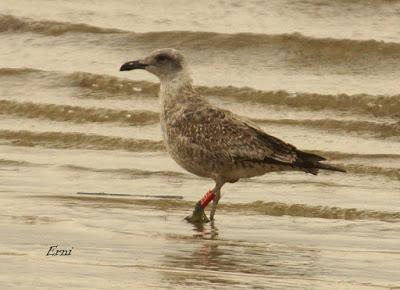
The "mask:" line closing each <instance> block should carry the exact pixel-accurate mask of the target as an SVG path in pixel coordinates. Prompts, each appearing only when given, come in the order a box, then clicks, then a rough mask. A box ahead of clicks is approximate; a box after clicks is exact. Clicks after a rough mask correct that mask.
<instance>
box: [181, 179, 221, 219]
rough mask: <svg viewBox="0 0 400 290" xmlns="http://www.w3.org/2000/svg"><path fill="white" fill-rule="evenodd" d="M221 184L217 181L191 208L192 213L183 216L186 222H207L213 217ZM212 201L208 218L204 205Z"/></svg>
mask: <svg viewBox="0 0 400 290" xmlns="http://www.w3.org/2000/svg"><path fill="white" fill-rule="evenodd" d="M222 185H223V184H220V183H217V184H216V185H215V187H214V188H213V189H211V190H209V191H208V192H207V193H206V194H205V195H204V196H203V197H202V199H200V200H199V201H198V202H197V203H196V205H195V207H194V210H193V213H192V215H189V216H187V217H186V218H185V220H187V221H188V222H191V223H208V222H209V221H210V219H211V220H213V219H214V215H215V211H216V209H217V204H218V201H219V199H220V197H221V187H222ZM211 201H213V205H212V208H211V214H210V219H208V217H207V216H206V214H205V212H204V209H205V208H206V206H207V205H208V204H209V203H210V202H211Z"/></svg>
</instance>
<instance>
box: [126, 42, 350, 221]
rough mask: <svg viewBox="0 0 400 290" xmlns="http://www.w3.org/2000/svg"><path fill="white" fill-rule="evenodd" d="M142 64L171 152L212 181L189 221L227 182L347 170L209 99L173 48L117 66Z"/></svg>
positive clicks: (201, 217)
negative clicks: (156, 88) (153, 84)
mask: <svg viewBox="0 0 400 290" xmlns="http://www.w3.org/2000/svg"><path fill="white" fill-rule="evenodd" d="M134 69H145V70H147V71H148V72H150V73H152V74H154V75H156V76H157V77H158V78H159V79H160V81H161V86H160V92H159V96H160V100H161V127H162V132H163V137H164V143H165V145H166V148H167V150H168V152H169V154H170V155H171V157H172V158H173V159H174V160H175V161H176V162H177V163H178V164H179V165H180V166H182V167H183V168H184V169H186V170H187V171H189V172H191V173H193V174H196V175H198V176H202V177H208V178H211V179H213V180H214V181H215V187H214V188H213V189H211V190H209V191H208V192H207V193H206V194H205V195H204V197H203V198H202V199H201V200H199V201H198V202H197V203H196V206H195V209H194V211H193V213H192V215H190V216H188V217H187V218H186V219H187V220H188V221H190V222H207V221H209V219H208V218H207V216H206V215H205V213H204V208H205V207H206V206H207V204H208V203H210V202H211V200H212V201H213V204H212V208H211V212H210V219H211V220H213V219H214V215H215V211H216V209H217V205H218V201H219V199H220V197H221V188H222V186H223V185H224V184H225V183H226V182H230V183H233V182H236V181H238V180H239V179H240V178H248V177H253V176H258V175H263V174H265V173H267V172H273V171H286V170H297V171H304V172H306V173H311V174H314V175H316V174H317V173H318V170H319V169H326V170H333V171H341V172H345V171H344V170H343V169H341V168H338V167H335V166H332V165H329V164H324V163H321V161H323V160H326V159H325V158H324V157H321V156H318V155H315V154H311V153H306V152H303V151H300V150H298V149H296V147H294V146H293V145H290V144H288V143H285V142H283V141H282V140H280V139H278V138H275V137H273V136H271V135H268V134H267V133H265V132H263V131H262V130H261V129H260V128H259V127H257V126H256V125H255V124H253V123H251V122H249V121H247V120H244V119H243V118H240V117H238V116H237V115H235V114H233V113H231V112H229V111H227V110H222V109H220V108H217V107H215V106H213V105H211V104H210V103H209V102H208V101H207V100H206V99H205V98H203V97H202V96H200V95H199V93H198V92H196V90H195V89H194V87H193V85H192V79H191V77H190V73H189V69H188V65H187V63H186V60H185V58H184V56H183V55H182V54H181V53H180V52H178V51H177V50H175V49H171V48H165V49H160V50H156V51H154V52H153V53H151V54H150V55H149V56H147V57H146V58H143V59H141V60H136V61H130V62H127V63H125V64H123V65H122V66H121V68H120V70H121V71H129V70H134Z"/></svg>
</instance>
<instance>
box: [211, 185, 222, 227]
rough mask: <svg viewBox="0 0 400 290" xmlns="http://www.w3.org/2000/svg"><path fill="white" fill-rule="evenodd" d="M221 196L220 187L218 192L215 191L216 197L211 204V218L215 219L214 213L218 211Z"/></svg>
mask: <svg viewBox="0 0 400 290" xmlns="http://www.w3.org/2000/svg"><path fill="white" fill-rule="evenodd" d="M220 198H221V190H220V189H218V190H217V192H215V197H214V199H213V204H212V206H211V212H210V220H212V221H213V220H214V215H215V212H216V211H217V205H218V202H219V199H220Z"/></svg>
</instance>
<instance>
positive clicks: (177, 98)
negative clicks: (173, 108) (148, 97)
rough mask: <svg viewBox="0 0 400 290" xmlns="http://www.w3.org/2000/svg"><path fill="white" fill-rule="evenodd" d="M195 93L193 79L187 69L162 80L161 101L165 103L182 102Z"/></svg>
mask: <svg viewBox="0 0 400 290" xmlns="http://www.w3.org/2000/svg"><path fill="white" fill-rule="evenodd" d="M194 95H196V94H195V90H194V88H193V81H192V78H191V77H190V74H189V73H188V72H187V71H186V70H183V71H181V72H178V73H176V74H174V75H173V76H171V77H170V78H168V79H162V80H161V85H160V101H161V103H162V104H164V105H169V104H174V103H175V104H177V103H182V102H184V101H186V100H188V99H190V98H193V97H194Z"/></svg>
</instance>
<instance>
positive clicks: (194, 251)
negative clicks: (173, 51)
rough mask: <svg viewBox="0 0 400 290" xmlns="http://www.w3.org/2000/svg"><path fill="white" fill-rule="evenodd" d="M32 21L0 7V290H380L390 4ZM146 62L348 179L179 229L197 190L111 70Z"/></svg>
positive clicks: (389, 261) (10, 4) (121, 12)
mask: <svg viewBox="0 0 400 290" xmlns="http://www.w3.org/2000/svg"><path fill="white" fill-rule="evenodd" d="M35 3H36V5H32V4H31V1H25V0H21V1H11V0H3V1H2V3H1V5H0V42H1V43H2V45H1V46H0V147H1V150H0V174H1V179H0V185H1V186H0V191H1V193H0V199H1V202H0V207H1V208H0V215H1V219H0V230H1V236H0V288H1V289H54V288H56V287H57V288H60V289H94V288H96V289H127V288H128V289H131V288H134V289H172V288H173V289H186V288H190V289H192V288H193V289H240V288H246V289H248V288H250V289H389V288H390V287H392V288H393V287H396V286H397V287H400V278H399V277H400V270H399V267H398V265H399V264H400V222H399V221H400V153H399V152H400V143H399V141H400V113H399V112H400V90H399V77H400V32H399V30H398V29H397V27H400V2H398V1H388V0H378V1H351V2H349V1H341V0H338V1H325V0H302V1H293V0H292V1H289V0H287V1H246V2H243V1H218V2H216V1H198V2H196V3H191V7H190V8H191V9H187V7H186V5H187V4H188V3H189V2H187V1H166V2H163V3H164V4H163V5H160V2H159V1H142V2H140V3H139V2H137V1H131V0H129V1H128V0H117V1H113V2H110V1H97V2H96V3H95V2H91V1H87V2H84V3H82V1H73V0H60V1H45V0H39V1H36V2H35ZM38 7H40V9H38ZM159 47H175V48H177V49H180V50H182V51H183V52H184V54H185V55H186V56H187V58H188V60H189V62H190V64H191V69H192V73H193V78H194V80H195V84H196V86H197V89H198V90H199V91H200V92H201V93H202V94H203V95H205V96H206V97H207V98H209V100H210V101H211V102H212V103H213V104H215V105H217V106H220V107H223V108H226V109H229V110H231V111H234V112H235V113H237V114H239V115H241V116H245V117H247V118H249V119H251V120H252V121H253V122H255V123H257V124H258V125H259V126H260V127H262V128H263V129H264V130H265V131H267V132H268V133H270V134H273V135H275V136H277V137H279V138H282V139H284V140H285V141H287V142H290V143H292V144H294V145H296V147H298V148H300V149H304V150H309V151H312V152H315V153H318V154H322V155H323V156H325V157H327V158H329V159H330V160H331V162H333V163H335V164H340V165H342V166H345V167H346V169H347V171H348V173H347V174H341V173H332V172H321V173H320V174H319V175H318V176H312V175H306V174H303V173H299V172H288V173H273V174H268V175H265V176H262V177H257V178H253V179H245V180H241V181H240V182H238V183H235V184H227V185H226V186H224V188H223V198H222V200H221V204H220V206H219V209H218V211H217V219H216V221H215V222H214V223H213V224H206V225H204V226H203V227H195V226H192V225H190V224H188V223H186V222H185V221H183V217H185V216H186V215H187V214H188V213H190V211H191V210H192V207H193V204H194V202H195V201H197V200H198V199H199V198H200V197H201V196H202V195H203V193H205V192H206V191H207V190H208V189H209V188H211V187H213V184H212V182H211V181H210V180H207V179H203V178H198V177H196V176H193V175H191V174H189V173H187V172H185V171H184V170H183V169H181V168H179V166H178V165H176V164H175V163H174V161H173V160H171V159H170V158H169V156H168V155H167V153H166V152H165V149H164V146H163V144H162V142H161V138H162V137H161V132H160V128H159V122H158V118H159V102H158V99H157V91H158V84H157V80H156V79H155V78H154V77H153V76H151V75H150V74H148V73H145V72H136V71H135V72H131V73H120V72H119V71H118V69H119V66H120V65H121V64H122V63H123V62H125V61H127V60H131V59H136V58H140V57H142V56H144V55H146V54H147V53H148V52H149V51H151V50H152V49H154V48H159ZM93 193H94V194H93ZM52 245H59V247H60V248H63V249H71V247H73V248H72V251H71V253H72V254H71V255H70V256H62V257H60V256H54V257H51V256H46V253H47V251H48V250H49V247H50V246H52Z"/></svg>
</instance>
